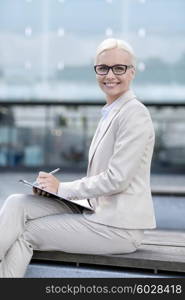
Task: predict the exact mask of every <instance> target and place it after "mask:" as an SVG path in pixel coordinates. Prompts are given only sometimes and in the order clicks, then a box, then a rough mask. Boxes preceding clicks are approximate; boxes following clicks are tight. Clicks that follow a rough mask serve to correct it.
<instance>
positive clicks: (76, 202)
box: [19, 179, 94, 211]
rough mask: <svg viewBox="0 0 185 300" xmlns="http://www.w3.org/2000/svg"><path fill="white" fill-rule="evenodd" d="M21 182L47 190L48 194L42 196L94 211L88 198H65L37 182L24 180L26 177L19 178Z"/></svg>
mask: <svg viewBox="0 0 185 300" xmlns="http://www.w3.org/2000/svg"><path fill="white" fill-rule="evenodd" d="M19 182H20V183H23V184H25V185H27V186H29V187H31V188H36V189H38V190H40V191H42V192H45V193H47V196H46V195H40V196H41V197H47V198H52V199H57V200H60V201H62V202H64V203H65V204H69V206H70V204H73V205H76V206H77V207H78V208H80V209H82V208H86V209H87V210H90V211H94V209H93V207H92V206H91V204H90V202H89V201H88V200H87V199H82V200H68V199H64V198H62V197H60V196H59V195H57V194H55V193H50V192H48V191H46V190H44V189H42V188H40V187H38V186H37V185H36V184H33V183H31V182H29V181H27V180H24V179H20V180H19Z"/></svg>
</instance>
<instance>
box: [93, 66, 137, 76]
mask: <svg viewBox="0 0 185 300" xmlns="http://www.w3.org/2000/svg"><path fill="white" fill-rule="evenodd" d="M133 67H134V66H133V65H114V66H107V65H95V66H94V70H95V72H96V74H98V75H107V74H108V73H109V70H110V69H111V70H112V72H113V73H114V75H123V74H125V73H126V71H127V69H131V68H133Z"/></svg>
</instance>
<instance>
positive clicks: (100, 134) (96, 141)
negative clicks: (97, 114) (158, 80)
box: [89, 90, 135, 166]
mask: <svg viewBox="0 0 185 300" xmlns="http://www.w3.org/2000/svg"><path fill="white" fill-rule="evenodd" d="M134 98H135V95H134V93H133V92H132V91H131V90H129V91H128V92H127V93H125V94H124V95H123V96H122V97H121V98H120V99H119V102H118V103H117V104H116V105H115V107H113V108H112V110H111V111H110V113H109V116H108V118H107V119H106V120H105V121H101V120H100V122H99V124H98V127H97V130H96V132H95V135H94V137H93V140H92V143H91V146H90V149H89V166H90V164H91V161H92V158H93V156H94V154H95V151H96V149H97V147H98V145H99V143H100V141H101V140H102V138H103V137H104V135H105V133H106V132H107V130H108V128H109V126H110V124H111V122H112V120H113V118H114V117H115V116H116V115H117V113H118V112H119V111H120V109H121V108H122V106H123V105H125V103H127V102H128V101H129V100H132V99H134ZM100 127H101V130H100Z"/></svg>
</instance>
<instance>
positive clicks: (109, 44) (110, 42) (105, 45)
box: [95, 38, 136, 68]
mask: <svg viewBox="0 0 185 300" xmlns="http://www.w3.org/2000/svg"><path fill="white" fill-rule="evenodd" d="M115 48H118V49H123V50H124V51H126V52H128V53H129V54H130V56H131V59H132V64H133V66H134V68H136V57H135V54H134V50H133V49H132V47H131V45H130V44H129V43H128V42H126V41H124V40H119V39H114V38H109V39H105V40H104V41H103V42H101V43H100V45H99V46H98V48H97V50H96V57H95V60H96V59H97V56H98V55H99V54H100V53H102V52H103V51H105V50H110V49H115Z"/></svg>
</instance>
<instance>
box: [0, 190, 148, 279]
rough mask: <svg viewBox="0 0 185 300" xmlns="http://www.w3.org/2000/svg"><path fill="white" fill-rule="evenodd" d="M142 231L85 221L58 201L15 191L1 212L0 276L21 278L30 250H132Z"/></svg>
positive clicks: (126, 251)
mask: <svg viewBox="0 0 185 300" xmlns="http://www.w3.org/2000/svg"><path fill="white" fill-rule="evenodd" d="M142 239H143V230H127V229H122V228H116V227H111V226H106V225H103V224H98V223H94V222H91V221H89V220H87V219H86V218H85V217H84V215H83V214H82V213H80V212H79V211H77V210H76V211H75V210H74V209H73V208H69V207H68V206H67V205H66V204H63V203H62V202H59V201H57V200H53V199H49V198H46V197H42V196H36V195H24V194H15V195H11V196H9V197H8V198H7V200H6V201H5V203H4V205H3V207H2V209H1V211H0V277H1V278H7V277H24V274H25V272H26V268H27V266H28V264H29V262H30V260H31V258H32V255H33V250H56V251H57V250H59V251H65V252H70V253H86V254H118V253H129V252H134V251H135V250H136V249H137V247H138V246H139V245H140V243H141V240H142Z"/></svg>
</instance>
